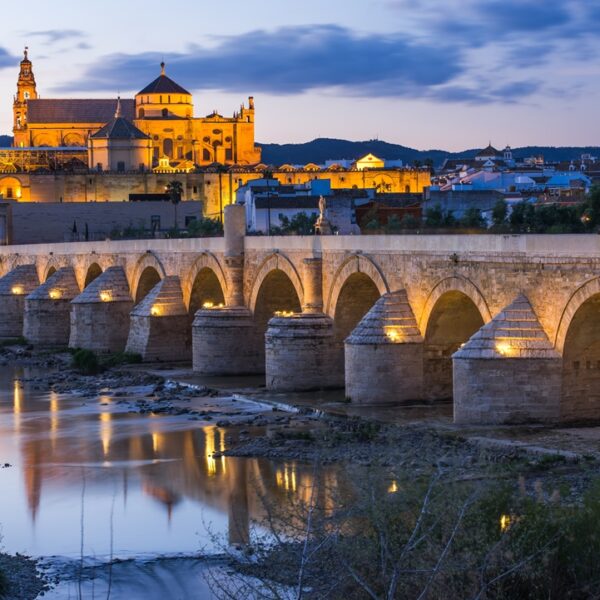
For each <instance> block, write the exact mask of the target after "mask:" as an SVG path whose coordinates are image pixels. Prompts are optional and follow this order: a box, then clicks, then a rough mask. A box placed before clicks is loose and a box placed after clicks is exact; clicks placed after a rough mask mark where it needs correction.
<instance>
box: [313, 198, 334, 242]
mask: <svg viewBox="0 0 600 600" xmlns="http://www.w3.org/2000/svg"><path fill="white" fill-rule="evenodd" d="M315 233H316V234H317V235H331V234H332V233H333V231H332V229H331V223H330V222H329V220H328V219H327V202H326V200H325V198H324V196H319V217H318V219H317V222H316V223H315Z"/></svg>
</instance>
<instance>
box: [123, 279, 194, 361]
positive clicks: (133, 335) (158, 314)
mask: <svg viewBox="0 0 600 600" xmlns="http://www.w3.org/2000/svg"><path fill="white" fill-rule="evenodd" d="M125 349H126V351H127V352H132V353H136V354H140V355H141V356H142V358H143V360H145V361H175V362H178V361H186V360H189V359H190V358H191V356H192V344H191V319H190V316H189V314H188V311H187V308H186V307H185V304H184V303H183V292H182V291H181V283H180V281H179V277H176V276H173V275H171V276H167V277H165V278H164V279H161V281H160V282H159V283H157V284H156V285H155V286H154V287H153V288H152V289H151V290H150V292H149V293H148V295H147V296H145V298H144V299H143V300H142V301H141V302H140V303H139V304H138V305H137V306H136V307H135V308H134V309H133V310H132V311H131V324H130V327H129V336H128V339H127V346H126V348H125Z"/></svg>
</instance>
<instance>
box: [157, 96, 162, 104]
mask: <svg viewBox="0 0 600 600" xmlns="http://www.w3.org/2000/svg"><path fill="white" fill-rule="evenodd" d="M158 103H159V104H162V96H160V100H159V102H158Z"/></svg>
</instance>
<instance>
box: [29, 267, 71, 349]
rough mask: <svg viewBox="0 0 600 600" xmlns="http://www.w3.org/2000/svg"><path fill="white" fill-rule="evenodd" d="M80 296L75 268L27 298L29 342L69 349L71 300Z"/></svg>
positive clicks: (60, 273)
mask: <svg viewBox="0 0 600 600" xmlns="http://www.w3.org/2000/svg"><path fill="white" fill-rule="evenodd" d="M80 292H81V290H80V289H79V285H78V284H77V279H75V271H74V270H73V268H72V267H62V268H60V269H58V271H55V272H54V273H53V274H52V275H50V277H48V279H46V281H45V282H44V283H43V284H42V285H40V286H39V287H38V288H36V289H35V290H34V291H33V292H32V293H31V294H29V295H28V296H27V297H26V298H25V312H24V315H25V316H24V326H23V336H24V337H25V339H26V340H27V341H28V342H30V343H32V344H34V345H36V346H64V347H66V346H68V344H69V335H70V317H71V300H73V299H74V298H76V297H77V296H79V294H80Z"/></svg>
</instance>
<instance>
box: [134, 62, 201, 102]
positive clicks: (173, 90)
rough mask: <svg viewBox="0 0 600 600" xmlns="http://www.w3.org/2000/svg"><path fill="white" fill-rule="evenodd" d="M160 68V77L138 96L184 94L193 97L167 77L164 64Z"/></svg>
mask: <svg viewBox="0 0 600 600" xmlns="http://www.w3.org/2000/svg"><path fill="white" fill-rule="evenodd" d="M160 68H161V71H160V75H159V76H158V77H157V78H156V79H155V80H154V81H152V82H151V83H149V84H148V85H147V86H146V87H145V88H144V89H143V90H141V91H140V92H138V93H137V95H138V96H141V95H142V94H183V95H185V96H191V94H190V93H189V92H188V91H187V90H186V89H185V88H182V87H181V86H180V85H179V84H178V83H177V82H175V81H173V80H172V79H171V78H170V77H167V76H166V75H165V63H164V62H163V63H160Z"/></svg>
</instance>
